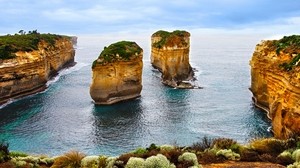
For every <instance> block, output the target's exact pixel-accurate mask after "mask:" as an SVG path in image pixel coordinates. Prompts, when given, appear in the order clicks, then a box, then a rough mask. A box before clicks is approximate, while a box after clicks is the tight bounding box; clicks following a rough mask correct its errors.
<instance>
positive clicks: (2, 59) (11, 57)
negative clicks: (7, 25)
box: [0, 33, 75, 104]
mask: <svg viewBox="0 0 300 168" xmlns="http://www.w3.org/2000/svg"><path fill="white" fill-rule="evenodd" d="M18 42H19V43H18ZM74 56H75V49H74V47H73V43H72V40H71V37H67V36H60V35H53V34H38V33H36V34H27V35H25V34H23V35H14V36H11V35H9V36H1V37H0V104H2V103H5V102H7V101H8V100H10V99H13V98H19V97H23V96H26V95H30V94H33V93H36V92H39V91H42V90H44V89H45V88H46V83H47V81H48V80H49V79H50V78H51V77H52V76H54V75H56V74H57V72H58V71H59V70H60V69H62V68H64V67H66V66H69V65H73V64H74Z"/></svg>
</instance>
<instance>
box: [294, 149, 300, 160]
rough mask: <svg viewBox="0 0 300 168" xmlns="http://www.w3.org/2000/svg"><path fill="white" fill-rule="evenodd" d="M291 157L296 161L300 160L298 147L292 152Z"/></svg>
mask: <svg viewBox="0 0 300 168" xmlns="http://www.w3.org/2000/svg"><path fill="white" fill-rule="evenodd" d="M292 158H293V159H294V160H295V161H296V162H300V149H297V150H295V151H294V152H293V154H292Z"/></svg>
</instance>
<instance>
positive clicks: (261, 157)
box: [0, 137, 300, 168]
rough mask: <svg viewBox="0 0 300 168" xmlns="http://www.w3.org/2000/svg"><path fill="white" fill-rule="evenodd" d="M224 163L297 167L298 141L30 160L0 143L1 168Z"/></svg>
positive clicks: (226, 142) (210, 142)
mask: <svg viewBox="0 0 300 168" xmlns="http://www.w3.org/2000/svg"><path fill="white" fill-rule="evenodd" d="M227 161H231V162H232V161H233V162H270V163H275V164H281V165H283V166H288V167H290V168H292V167H297V166H300V139H299V137H294V138H290V139H288V140H279V139H275V138H266V139H255V140H252V141H251V142H250V143H249V144H247V145H243V144H239V143H237V142H236V141H234V140H232V139H228V138H207V137H203V138H202V139H199V140H198V141H197V142H196V143H194V144H192V145H191V146H185V147H179V146H174V145H161V146H157V145H155V144H151V145H150V146H149V147H147V148H137V149H135V150H134V151H131V152H128V153H124V154H122V155H120V156H118V157H109V156H105V155H94V156H86V155H85V154H83V153H80V152H77V151H70V152H68V153H65V154H63V155H61V156H56V157H47V156H45V155H44V156H30V155H27V154H24V153H21V152H11V151H9V150H8V144H6V143H2V144H1V143H0V167H5V168H16V167H18V168H25V167H44V168H49V167H51V168H60V167H74V168H98V167H106V168H113V167H118V168H131V167H132V168H156V167H165V168H175V167H177V168H187V167H193V168H201V167H202V165H206V164H211V163H224V162H227Z"/></svg>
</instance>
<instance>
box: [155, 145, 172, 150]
mask: <svg viewBox="0 0 300 168" xmlns="http://www.w3.org/2000/svg"><path fill="white" fill-rule="evenodd" d="M174 149H176V147H175V146H173V145H161V146H160V147H159V150H160V151H172V150H174Z"/></svg>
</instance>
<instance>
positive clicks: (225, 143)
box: [212, 138, 237, 149]
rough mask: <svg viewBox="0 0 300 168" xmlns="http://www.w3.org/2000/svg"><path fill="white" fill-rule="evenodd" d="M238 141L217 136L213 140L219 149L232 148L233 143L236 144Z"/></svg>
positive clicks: (214, 145) (215, 146)
mask: <svg viewBox="0 0 300 168" xmlns="http://www.w3.org/2000/svg"><path fill="white" fill-rule="evenodd" d="M236 144H237V142H236V141H234V140H233V139H229V138H217V139H214V140H213V144H212V145H213V147H214V148H217V149H230V147H231V146H232V145H236Z"/></svg>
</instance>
